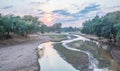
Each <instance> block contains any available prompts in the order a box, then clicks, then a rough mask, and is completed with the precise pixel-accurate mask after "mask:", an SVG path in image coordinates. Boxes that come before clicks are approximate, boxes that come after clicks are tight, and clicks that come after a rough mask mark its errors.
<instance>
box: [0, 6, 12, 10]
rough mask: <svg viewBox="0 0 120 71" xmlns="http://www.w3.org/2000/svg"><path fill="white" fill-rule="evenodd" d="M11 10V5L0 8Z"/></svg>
mask: <svg viewBox="0 0 120 71" xmlns="http://www.w3.org/2000/svg"><path fill="white" fill-rule="evenodd" d="M11 8H13V6H12V5H9V6H4V7H2V8H1V9H11Z"/></svg>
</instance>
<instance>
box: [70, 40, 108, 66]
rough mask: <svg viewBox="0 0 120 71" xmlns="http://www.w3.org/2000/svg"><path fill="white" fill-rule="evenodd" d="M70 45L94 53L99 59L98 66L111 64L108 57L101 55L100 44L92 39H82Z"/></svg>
mask: <svg viewBox="0 0 120 71" xmlns="http://www.w3.org/2000/svg"><path fill="white" fill-rule="evenodd" d="M68 45H70V46H72V47H75V48H77V49H80V50H84V51H89V52H90V53H92V54H93V56H94V58H96V59H97V60H98V61H99V65H98V67H100V68H103V67H108V66H109V62H108V61H107V60H106V58H105V57H102V56H101V55H99V53H98V46H97V45H96V44H95V43H94V42H91V41H85V42H83V41H82V40H79V41H74V42H71V43H69V44H68Z"/></svg>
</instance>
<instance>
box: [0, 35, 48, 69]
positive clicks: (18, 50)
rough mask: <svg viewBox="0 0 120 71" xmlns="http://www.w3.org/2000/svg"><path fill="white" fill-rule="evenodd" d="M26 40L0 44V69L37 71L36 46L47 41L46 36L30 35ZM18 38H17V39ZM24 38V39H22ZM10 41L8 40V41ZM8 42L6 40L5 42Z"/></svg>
mask: <svg viewBox="0 0 120 71" xmlns="http://www.w3.org/2000/svg"><path fill="white" fill-rule="evenodd" d="M32 37H33V38H32V39H30V40H28V39H27V41H24V42H23V41H22V42H23V43H22V42H20V44H18V43H17V44H15V45H10V44H9V45H8V46H6V45H5V44H4V45H2V44H1V45H2V47H1V48H0V71H38V70H39V68H40V66H39V64H38V56H37V53H36V51H37V50H36V48H37V46H38V45H39V44H40V43H43V42H46V41H49V40H50V38H49V37H47V36H42V37H41V36H35V35H34V36H32ZM17 40H18V39H17ZM24 40H25V39H24ZM9 42H10V41H9ZM7 43H8V42H7Z"/></svg>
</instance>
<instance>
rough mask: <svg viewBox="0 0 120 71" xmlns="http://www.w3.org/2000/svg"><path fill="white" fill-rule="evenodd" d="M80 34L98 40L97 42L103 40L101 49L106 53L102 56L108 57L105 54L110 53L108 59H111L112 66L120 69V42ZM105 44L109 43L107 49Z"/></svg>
mask: <svg viewBox="0 0 120 71" xmlns="http://www.w3.org/2000/svg"><path fill="white" fill-rule="evenodd" d="M79 35H81V36H84V37H86V38H89V39H91V40H94V41H97V42H101V44H102V45H101V47H102V48H101V49H102V51H104V53H105V54H103V55H101V56H103V57H105V58H106V56H104V55H106V54H107V55H108V58H107V60H108V61H110V64H111V66H112V67H111V68H113V69H117V70H118V71H119V70H120V67H119V66H120V56H119V55H120V48H119V47H120V45H119V44H118V43H119V42H117V43H110V42H108V40H107V39H104V38H102V39H101V40H99V38H98V37H97V36H94V35H84V34H79ZM104 45H107V49H106V46H104ZM101 49H99V52H101ZM103 49H104V50H103ZM100 54H101V53H100Z"/></svg>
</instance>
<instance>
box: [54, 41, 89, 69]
mask: <svg viewBox="0 0 120 71" xmlns="http://www.w3.org/2000/svg"><path fill="white" fill-rule="evenodd" d="M54 48H55V49H56V50H57V51H58V53H59V54H60V55H61V56H62V57H63V58H64V59H65V60H66V61H67V62H68V63H70V64H71V65H72V66H74V67H75V68H76V69H79V70H85V69H87V68H88V63H89V60H88V56H87V55H86V54H84V53H82V52H78V51H72V50H68V49H66V48H64V47H63V46H62V44H61V43H57V44H54Z"/></svg>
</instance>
